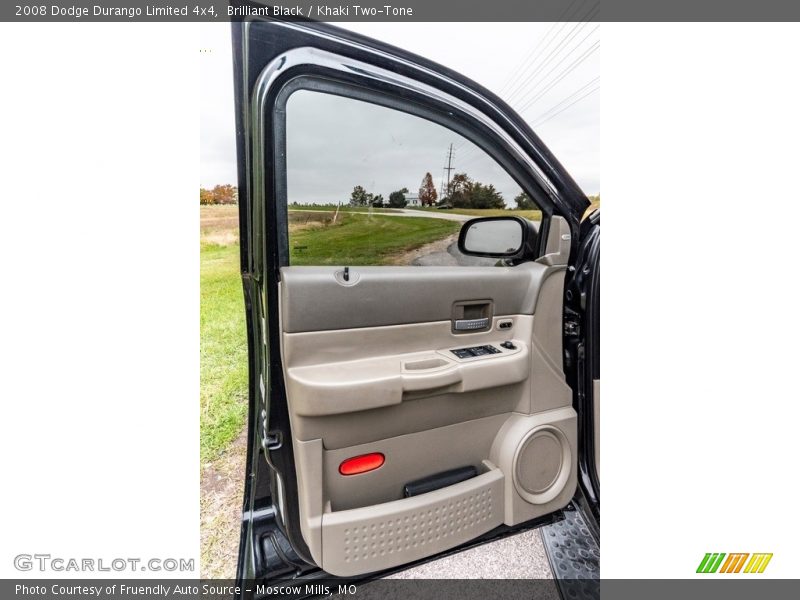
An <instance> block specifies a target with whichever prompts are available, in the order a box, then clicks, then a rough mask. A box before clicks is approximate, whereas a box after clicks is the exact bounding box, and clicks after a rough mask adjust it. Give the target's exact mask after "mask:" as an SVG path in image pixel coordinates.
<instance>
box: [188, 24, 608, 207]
mask: <svg viewBox="0 0 800 600" xmlns="http://www.w3.org/2000/svg"><path fill="white" fill-rule="evenodd" d="M342 25H343V26H345V27H346V28H348V29H351V30H353V31H357V32H359V33H363V34H365V35H368V36H370V37H373V38H376V39H380V40H382V41H385V42H388V43H390V44H394V45H396V46H400V47H402V48H404V49H407V50H410V51H412V52H415V53H417V54H420V55H422V56H425V57H427V58H429V59H432V60H434V61H436V62H438V63H440V64H443V65H445V66H447V67H450V68H452V69H454V70H456V71H459V72H460V73H462V74H464V75H466V76H467V77H469V78H471V79H473V80H475V81H477V82H478V83H480V84H482V85H484V86H485V87H487V88H488V89H490V90H492V91H494V92H495V93H497V94H498V95H500V97H502V98H503V99H504V100H506V101H507V102H509V104H510V105H511V106H512V107H513V108H515V109H516V110H518V111H519V112H520V113H521V114H522V116H523V117H524V118H525V119H526V120H527V121H528V123H529V124H531V125H532V126H533V128H534V130H535V131H536V132H537V133H538V135H539V136H540V137H541V138H542V139H543V140H544V142H545V143H546V144H547V145H548V146H549V148H550V149H551V150H552V151H553V153H554V154H555V155H556V156H557V157H558V158H559V160H561V162H562V163H563V164H564V165H565V166H566V168H567V169H568V170H569V172H570V173H571V174H572V175H573V177H575V179H576V180H577V181H578V183H579V184H580V185H581V187H582V188H583V190H584V191H585V192H586V193H587V194H595V193H599V192H600V173H599V158H600V91H599V85H600V81H599V74H600V56H599V55H600V52H599V50H598V49H597V48H596V46H597V45H598V44H599V33H600V31H599V28H598V26H597V25H596V24H592V23H589V24H581V23H577V24H576V23H566V24H550V23H433V24H427V23H353V24H342ZM201 27H203V30H202V35H201V45H202V46H201V47H203V48H204V49H207V50H209V51H207V52H202V53H200V55H199V56H200V60H201V61H202V66H201V76H202V77H203V81H202V84H203V85H202V87H201V92H200V102H201V132H200V134H201V135H200V143H201V156H200V184H201V185H202V186H204V187H212V186H214V185H216V184H218V183H233V184H236V154H235V142H234V119H233V114H234V113H233V81H232V71H231V54H230V53H231V50H230V28H229V26H226V25H223V24H202V25H201ZM595 90H598V91H595ZM302 94H304V95H305V97H301V96H300V95H295V96H293V97H292V98H291V99H290V102H289V106H288V127H289V133H290V145H289V148H288V158H287V160H288V163H289V169H290V171H289V175H290V177H289V196H290V197H289V199H290V201H293V200H297V201H299V202H314V201H316V202H327V201H338V200H345V201H346V199H347V197H349V192H350V190H352V188H353V186H354V185H357V184H358V185H363V186H364V187H365V188H367V190H368V191H371V192H374V193H381V194H383V195H384V197H387V196H388V193H389V192H391V191H392V190H394V189H398V188H400V187H403V186H405V187H408V188H409V189H411V190H412V192H415V191H416V190H417V188H418V187H419V184H420V181H421V179H422V176H423V175H424V173H425V171H430V172H431V173H432V175H433V177H434V182H435V183H436V185H437V189H438V188H439V185H440V182H441V179H442V177H443V170H442V167H443V166H444V164H445V162H446V156H447V149H448V146H449V144H450V143H451V142H452V143H454V145H455V147H456V154H455V161H454V167H455V172H460V171H466V172H467V173H468V174H469V175H470V176H471V177H473V178H474V179H477V180H479V181H483V182H485V183H493V184H494V185H495V187H497V188H498V189H499V190H500V191H501V192H502V193H503V195H504V197H505V198H506V202H507V204H512V201H513V197H514V196H515V195H516V194H517V193H518V192H519V187H518V186H517V185H516V184H515V183H514V182H513V181H512V180H511V179H510V178H509V177H508V176H507V175H506V174H505V173H503V172H502V170H501V169H500V168H499V167H497V166H496V165H495V164H494V163H493V161H491V160H490V159H488V158H485V155H484V154H483V152H482V151H480V150H478V149H477V148H475V147H474V146H473V145H472V144H470V143H469V142H468V141H466V140H464V139H463V138H461V137H460V136H458V135H457V134H454V133H452V132H449V131H448V130H446V129H445V128H443V127H440V126H438V125H435V124H433V123H430V122H427V121H424V120H422V119H419V118H417V117H414V116H411V115H406V114H403V113H397V112H396V111H391V110H388V109H385V108H382V107H378V106H373V105H369V104H364V103H360V102H357V101H354V100H349V99H342V98H339V97H335V96H327V95H325V96H320V95H319V94H314V93H311V92H303V93H302ZM330 115H336V118H334V119H332V118H330ZM332 143H336V146H335V147H333V146H332ZM343 194H344V196H345V197H344V198H342V195H343Z"/></svg>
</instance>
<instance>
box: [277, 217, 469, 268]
mask: <svg viewBox="0 0 800 600" xmlns="http://www.w3.org/2000/svg"><path fill="white" fill-rule="evenodd" d="M309 212H311V211H309ZM460 227H461V224H460V223H458V222H456V221H446V220H444V219H421V218H409V217H392V216H384V215H380V216H370V215H360V214H347V213H344V214H341V213H340V214H339V220H338V221H337V223H336V224H327V225H325V226H324V227H312V228H307V229H299V230H297V231H294V232H292V231H291V229H290V232H289V242H290V248H291V259H290V260H291V264H293V265H350V266H353V265H381V264H392V262H393V259H394V258H395V257H396V256H398V255H399V254H401V253H403V252H407V251H409V250H414V249H415V248H419V247H420V246H424V245H425V244H427V243H429V242H432V241H434V240H438V239H441V238H443V237H447V236H448V235H450V234H453V233H456V232H457V231H458V230H459V228H460Z"/></svg>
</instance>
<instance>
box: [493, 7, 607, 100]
mask: <svg viewBox="0 0 800 600" xmlns="http://www.w3.org/2000/svg"><path fill="white" fill-rule="evenodd" d="M597 10H599V2H598V3H595V4H594V5H592V7H590V8H589V10H588V11H587V13H586V14H585V15H584V16H583V17H582V18H580V19H579V22H578V23H575V24H574V25H573V26H572V29H570V30H569V32H568V33H567V34H566V35H565V36H564V37H563V38H562V40H561V41H560V42H559V43H558V44H556V46H555V47H554V48H552V49H551V50H550V52H549V54H547V56H545V57H544V58H543V59H542V61H541V62H540V63H539V65H538V66H537V67H536V68H535V69H534V70H533V71H532V72H531V73H530V74H528V76H527V77H526V78H525V79H524V80H523V81H521V82H520V83H519V84H518V85H517V86H516V88H515V89H513V90H511V91H510V93H509V95H508V97H507V98H506V101H507V102H509V103H510V102H511V99H512V98H513V97H514V96H517V95H518V94H519V93H520V92H523V94H524V93H525V86H526V84H527V83H528V82H530V81H531V80H533V78H534V77H536V75H538V74H539V73H541V72H542V70H543V69H544V68H545V67H546V66H547V65H548V64H549V63H550V62H551V61H552V60H554V59H555V58H556V57H557V56H558V55H559V54H560V53H561V50H562V49H563V48H564V47H566V45H567V44H569V42H570V41H572V39H573V38H574V37H575V36H576V35H578V33H580V31H581V30H582V29H583V28H584V27H585V26H586V25H587V24H588V22H589V20H590V19H592V18H594V16H595V14H596V12H597ZM566 25H567V23H564V24H563V25H562V27H561V29H560V30H559V33H561V31H563V29H564V27H566ZM554 39H555V38H554ZM551 41H552V40H551ZM548 45H549V44H548ZM546 48H547V47H545V48H544V49H543V50H542V52H544V50H546ZM573 50H574V48H573Z"/></svg>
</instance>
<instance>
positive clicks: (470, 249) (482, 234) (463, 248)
mask: <svg viewBox="0 0 800 600" xmlns="http://www.w3.org/2000/svg"><path fill="white" fill-rule="evenodd" d="M458 251H459V252H461V254H466V255H467V256H488V257H490V258H505V259H507V260H510V261H511V262H516V261H519V260H522V259H525V258H530V257H533V256H534V255H535V251H536V229H535V228H534V226H533V223H531V222H530V221H528V220H527V219H523V218H521V217H481V218H479V219H470V220H469V221H467V222H466V223H464V225H463V226H462V227H461V233H460V234H459V235H458Z"/></svg>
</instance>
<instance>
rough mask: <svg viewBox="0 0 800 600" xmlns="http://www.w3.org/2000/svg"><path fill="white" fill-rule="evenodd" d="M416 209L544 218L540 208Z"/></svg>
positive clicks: (534, 219) (475, 214)
mask: <svg viewBox="0 0 800 600" xmlns="http://www.w3.org/2000/svg"><path fill="white" fill-rule="evenodd" d="M413 209H414V210H424V211H431V212H433V211H439V212H445V213H455V214H457V215H470V216H473V217H514V216H517V217H525V218H526V219H530V220H531V221H541V220H542V211H540V210H506V209H504V208H449V209H445V210H440V209H438V208H431V207H428V206H426V207H425V208H422V207H421V206H415V207H413Z"/></svg>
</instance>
